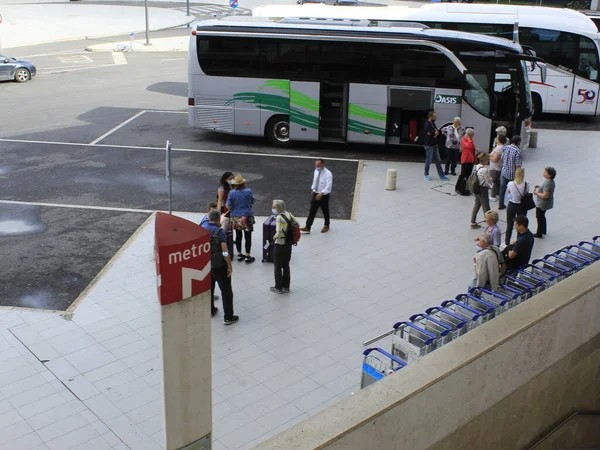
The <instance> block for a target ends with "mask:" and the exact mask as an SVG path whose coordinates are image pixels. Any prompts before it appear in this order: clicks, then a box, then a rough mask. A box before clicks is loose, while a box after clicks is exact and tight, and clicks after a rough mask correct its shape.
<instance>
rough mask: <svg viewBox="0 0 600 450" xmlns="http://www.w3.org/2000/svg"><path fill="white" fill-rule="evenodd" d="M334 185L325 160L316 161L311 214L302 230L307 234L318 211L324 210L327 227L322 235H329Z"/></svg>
mask: <svg viewBox="0 0 600 450" xmlns="http://www.w3.org/2000/svg"><path fill="white" fill-rule="evenodd" d="M332 185H333V175H332V174H331V172H330V171H329V170H328V169H327V168H326V167H325V160H323V159H321V158H319V159H317V160H316V161H315V172H314V174H313V182H312V186H311V189H312V197H311V201H310V212H309V213H308V219H306V226H305V227H304V228H300V230H301V231H303V232H305V233H310V228H311V227H312V224H313V222H314V220H315V216H316V215H317V211H318V209H319V208H321V209H322V210H323V217H324V218H325V225H324V226H323V228H322V229H321V233H327V232H328V231H329V225H330V223H329V194H331V187H332Z"/></svg>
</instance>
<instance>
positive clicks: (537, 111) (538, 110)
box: [531, 94, 542, 119]
mask: <svg viewBox="0 0 600 450" xmlns="http://www.w3.org/2000/svg"><path fill="white" fill-rule="evenodd" d="M531 100H532V102H533V118H534V119H539V118H540V117H541V116H542V98H541V97H540V96H539V94H531Z"/></svg>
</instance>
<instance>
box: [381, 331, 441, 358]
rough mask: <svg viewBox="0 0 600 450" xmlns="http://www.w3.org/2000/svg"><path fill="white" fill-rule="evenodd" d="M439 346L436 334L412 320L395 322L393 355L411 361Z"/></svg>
mask: <svg viewBox="0 0 600 450" xmlns="http://www.w3.org/2000/svg"><path fill="white" fill-rule="evenodd" d="M436 348H437V340H436V335H435V334H433V333H431V332H429V331H426V330H424V329H422V328H419V327H418V326H417V325H415V324H414V323H412V322H398V323H396V324H394V331H393V332H392V355H394V356H396V357H398V358H400V359H402V360H403V361H406V362H408V363H411V362H413V361H416V360H418V359H419V358H420V357H421V356H425V355H426V354H427V353H431V352H432V351H434V350H435V349H436Z"/></svg>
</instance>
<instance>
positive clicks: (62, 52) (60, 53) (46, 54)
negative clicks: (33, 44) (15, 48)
mask: <svg viewBox="0 0 600 450" xmlns="http://www.w3.org/2000/svg"><path fill="white" fill-rule="evenodd" d="M69 53H71V54H73V55H75V54H79V53H89V52H86V51H83V50H61V51H59V52H50V53H38V54H37V55H20V56H19V58H36V57H40V56H53V55H63V54H69Z"/></svg>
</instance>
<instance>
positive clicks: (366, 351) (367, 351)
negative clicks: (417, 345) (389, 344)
mask: <svg viewBox="0 0 600 450" xmlns="http://www.w3.org/2000/svg"><path fill="white" fill-rule="evenodd" d="M373 351H376V352H379V353H381V354H382V355H383V356H386V357H387V358H390V359H391V360H392V361H394V362H395V363H398V364H400V366H401V367H404V366H406V365H408V363H407V362H405V361H403V360H401V359H400V358H398V357H397V356H394V355H392V354H391V353H388V352H386V351H385V350H383V349H381V348H379V347H374V348H368V349H366V350H365V351H364V352H363V355H365V356H367V355H368V354H369V353H371V352H373Z"/></svg>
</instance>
